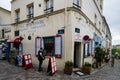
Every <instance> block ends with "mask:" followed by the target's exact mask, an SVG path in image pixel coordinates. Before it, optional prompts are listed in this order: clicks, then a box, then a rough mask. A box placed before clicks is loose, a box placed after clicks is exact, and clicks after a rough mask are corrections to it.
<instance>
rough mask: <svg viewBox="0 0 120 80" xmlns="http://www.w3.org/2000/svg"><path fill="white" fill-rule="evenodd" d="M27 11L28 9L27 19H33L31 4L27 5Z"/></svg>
mask: <svg viewBox="0 0 120 80" xmlns="http://www.w3.org/2000/svg"><path fill="white" fill-rule="evenodd" d="M27 9H28V15H27V17H28V19H30V18H33V17H34V6H33V3H31V4H29V5H27Z"/></svg>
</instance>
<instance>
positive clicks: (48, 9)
mask: <svg viewBox="0 0 120 80" xmlns="http://www.w3.org/2000/svg"><path fill="white" fill-rule="evenodd" d="M44 12H45V13H50V12H53V7H50V8H47V9H45V10H44Z"/></svg>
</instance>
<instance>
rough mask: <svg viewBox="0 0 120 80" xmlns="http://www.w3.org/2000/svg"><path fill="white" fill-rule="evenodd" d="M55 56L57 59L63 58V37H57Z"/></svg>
mask: <svg viewBox="0 0 120 80" xmlns="http://www.w3.org/2000/svg"><path fill="white" fill-rule="evenodd" d="M55 56H56V57H57V58H61V56H62V37H61V36H56V37H55Z"/></svg>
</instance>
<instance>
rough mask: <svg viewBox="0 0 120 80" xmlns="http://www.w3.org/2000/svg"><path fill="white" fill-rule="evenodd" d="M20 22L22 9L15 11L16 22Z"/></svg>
mask: <svg viewBox="0 0 120 80" xmlns="http://www.w3.org/2000/svg"><path fill="white" fill-rule="evenodd" d="M19 21H20V8H19V9H16V10H15V22H16V23H18V22H19Z"/></svg>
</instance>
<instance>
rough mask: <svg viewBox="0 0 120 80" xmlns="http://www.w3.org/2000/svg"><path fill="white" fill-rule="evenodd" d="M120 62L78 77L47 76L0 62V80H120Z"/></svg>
mask: <svg viewBox="0 0 120 80" xmlns="http://www.w3.org/2000/svg"><path fill="white" fill-rule="evenodd" d="M119 63H120V60H116V62H115V66H114V67H111V66H110V65H109V64H106V65H105V66H104V67H102V68H101V69H99V70H98V71H97V72H96V73H93V74H91V75H87V76H82V77H81V76H79V75H76V74H74V73H73V74H72V75H66V74H63V72H60V71H58V72H56V73H55V74H54V75H53V76H48V75H47V74H46V70H43V71H42V72H38V71H36V70H37V69H35V68H31V69H28V70H25V69H24V68H21V67H16V66H14V65H13V64H10V63H8V62H7V61H0V80H119V79H120V64H119Z"/></svg>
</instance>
